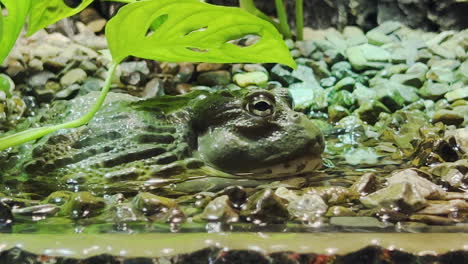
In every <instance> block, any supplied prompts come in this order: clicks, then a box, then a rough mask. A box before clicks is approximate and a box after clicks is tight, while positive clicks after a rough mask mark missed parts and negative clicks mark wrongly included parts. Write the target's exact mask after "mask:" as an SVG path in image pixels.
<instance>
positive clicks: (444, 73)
mask: <svg viewBox="0 0 468 264" xmlns="http://www.w3.org/2000/svg"><path fill="white" fill-rule="evenodd" d="M426 78H427V79H429V80H433V81H435V82H445V83H452V82H454V81H455V80H456V79H455V73H454V72H453V71H452V70H450V69H449V68H447V67H439V66H435V67H431V69H430V70H429V71H428V72H427V73H426Z"/></svg>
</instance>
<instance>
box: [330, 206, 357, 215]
mask: <svg viewBox="0 0 468 264" xmlns="http://www.w3.org/2000/svg"><path fill="white" fill-rule="evenodd" d="M325 216H327V217H333V216H356V212H354V211H353V210H351V209H350V208H346V207H344V206H337V205H336V206H332V207H330V208H328V211H327V213H326V214H325Z"/></svg>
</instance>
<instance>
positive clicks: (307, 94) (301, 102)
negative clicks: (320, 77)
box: [288, 87, 317, 111]
mask: <svg viewBox="0 0 468 264" xmlns="http://www.w3.org/2000/svg"><path fill="white" fill-rule="evenodd" d="M288 93H289V95H290V96H291V98H292V100H293V108H294V110H295V111H303V110H306V109H307V108H310V107H311V106H312V104H313V102H314V100H315V97H316V93H317V92H316V91H314V90H312V89H310V88H306V87H297V88H294V87H293V88H291V87H290V88H289V89H288Z"/></svg>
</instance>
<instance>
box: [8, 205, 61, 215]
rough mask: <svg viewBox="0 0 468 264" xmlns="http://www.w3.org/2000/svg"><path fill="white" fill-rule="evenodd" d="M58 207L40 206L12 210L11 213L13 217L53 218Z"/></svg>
mask: <svg viewBox="0 0 468 264" xmlns="http://www.w3.org/2000/svg"><path fill="white" fill-rule="evenodd" d="M58 211H60V207H58V206H57V205H55V204H41V205H35V206H30V207H25V208H13V210H12V213H13V215H14V216H15V217H18V216H53V215H55V214H56V213H57V212H58Z"/></svg>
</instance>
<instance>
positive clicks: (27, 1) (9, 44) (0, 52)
mask: <svg viewBox="0 0 468 264" xmlns="http://www.w3.org/2000/svg"><path fill="white" fill-rule="evenodd" d="M0 3H2V4H3V5H4V6H5V9H2V10H0V11H1V12H0V17H1V24H0V27H1V30H0V43H1V45H0V64H1V63H2V62H3V60H4V59H5V58H6V56H8V53H10V50H11V48H13V46H14V45H15V42H16V39H17V38H18V36H19V34H20V32H21V29H22V28H23V26H24V23H25V22H26V17H27V16H28V13H29V8H30V5H31V0H0Z"/></svg>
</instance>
